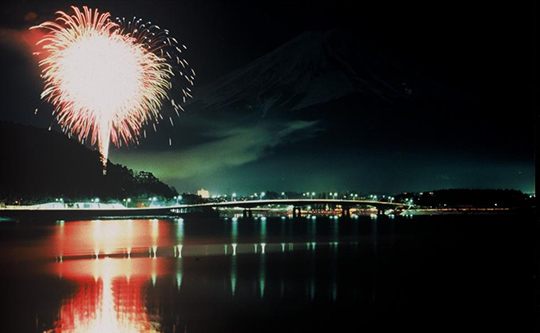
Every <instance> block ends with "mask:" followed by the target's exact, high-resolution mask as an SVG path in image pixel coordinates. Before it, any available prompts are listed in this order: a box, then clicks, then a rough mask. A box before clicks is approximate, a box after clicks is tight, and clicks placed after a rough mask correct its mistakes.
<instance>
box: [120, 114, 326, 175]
mask: <svg viewBox="0 0 540 333" xmlns="http://www.w3.org/2000/svg"><path fill="white" fill-rule="evenodd" d="M220 127H221V129H214V130H213V131H212V132H211V134H209V135H211V136H213V137H214V139H213V140H211V141H209V142H206V143H202V144H200V145H196V146H194V147H191V148H188V149H185V150H170V151H161V152H152V151H143V152H139V153H137V154H133V153H131V152H123V151H116V152H114V153H112V154H111V160H113V161H114V162H120V163H122V164H126V165H129V166H130V167H132V168H134V169H137V170H155V174H156V175H157V176H158V177H160V178H161V179H163V180H166V181H178V180H184V179H189V178H193V177H201V176H204V175H209V174H212V173H214V172H216V171H220V170H222V169H228V168H234V167H240V166H242V165H244V164H247V163H251V162H254V161H257V160H258V159H260V158H262V157H264V156H265V155H266V154H268V153H270V152H272V150H273V149H274V148H276V147H278V146H279V145H282V144H288V143H291V142H294V141H298V140H302V139H305V138H308V137H310V136H312V135H314V134H315V133H316V132H317V131H318V130H319V128H318V126H317V121H300V120H298V121H291V122H286V123H260V124H258V125H254V126H249V127H239V126H238V125H235V124H233V123H229V124H223V123H221V124H220ZM207 130H208V129H207ZM156 161H159V166H158V167H156Z"/></svg>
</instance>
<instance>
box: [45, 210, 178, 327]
mask: <svg viewBox="0 0 540 333" xmlns="http://www.w3.org/2000/svg"><path fill="white" fill-rule="evenodd" d="M80 223H84V224H80ZM171 228H174V227H173V226H171V224H169V223H166V222H164V221H158V220H152V221H149V222H148V221H128V220H120V221H92V222H77V223H66V224H65V225H62V226H61V227H60V228H59V229H58V232H57V233H56V234H55V236H54V242H55V243H54V244H55V250H56V251H57V252H56V253H57V254H58V255H59V257H60V258H62V256H71V259H68V258H66V257H64V258H65V259H64V260H58V261H57V262H55V263H54V264H53V265H52V267H51V268H52V273H54V274H56V275H57V276H59V277H61V278H63V279H68V280H71V281H74V282H76V283H77V291H76V292H75V293H74V294H73V295H72V296H71V297H69V298H67V299H65V300H64V301H63V302H62V306H61V308H60V310H59V312H58V316H57V321H56V322H55V328H54V330H53V332H81V333H82V332H84V333H89V332H122V333H123V332H126V333H127V332H158V331H159V324H158V323H157V322H156V321H152V320H151V318H150V316H149V314H148V313H147V311H146V306H145V299H146V297H145V296H146V288H148V287H149V286H151V283H152V284H155V282H156V278H157V277H158V276H161V275H164V274H167V273H170V272H171V271H173V267H172V266H173V265H174V264H175V263H174V261H171V260H168V259H166V258H156V257H155V250H154V255H153V256H149V257H142V258H140V257H139V258H131V257H130V256H129V253H130V251H131V249H132V248H154V249H155V248H157V246H158V241H160V242H162V243H161V244H159V245H165V244H169V243H170V244H173V243H176V240H175V236H173V237H168V236H171V234H175V233H174V232H172V230H171ZM89 253H92V254H100V255H101V256H96V255H94V256H93V257H92V258H89V257H88V254H89ZM113 253H124V254H126V255H125V256H122V257H120V258H110V257H106V256H107V255H109V254H113Z"/></svg>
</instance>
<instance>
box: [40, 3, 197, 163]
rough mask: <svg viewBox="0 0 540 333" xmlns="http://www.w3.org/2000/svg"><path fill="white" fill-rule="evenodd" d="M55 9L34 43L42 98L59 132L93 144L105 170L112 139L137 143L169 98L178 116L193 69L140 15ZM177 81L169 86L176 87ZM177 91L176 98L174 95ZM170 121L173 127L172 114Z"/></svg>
mask: <svg viewBox="0 0 540 333" xmlns="http://www.w3.org/2000/svg"><path fill="white" fill-rule="evenodd" d="M72 9H73V11H74V14H72V15H68V14H66V13H65V12H62V11H58V12H57V13H56V14H57V15H58V17H57V18H56V20H55V21H49V22H44V23H42V24H40V25H38V26H34V27H32V28H30V29H44V30H46V31H47V33H46V35H45V36H44V37H43V38H42V39H41V40H40V41H39V42H38V45H39V46H41V50H40V52H36V54H38V55H39V54H41V55H43V56H44V58H43V60H41V61H40V67H41V71H42V75H41V77H42V78H43V80H44V81H45V87H44V89H43V92H42V94H41V98H42V99H43V100H46V101H48V102H50V103H51V104H52V105H53V106H54V111H53V114H54V115H55V118H56V120H57V122H58V123H59V125H60V127H61V128H62V130H63V131H64V132H65V133H67V134H68V135H69V136H75V137H77V138H78V139H79V141H81V142H82V143H84V142H89V143H90V145H92V146H93V145H95V144H96V143H97V146H98V149H99V152H100V153H101V156H102V162H103V167H104V169H103V170H104V172H105V170H106V169H105V167H106V164H107V160H108V151H109V143H110V142H112V143H113V144H114V145H116V146H121V145H122V144H125V145H129V144H132V143H138V142H139V141H138V140H139V137H140V136H141V134H142V133H143V132H144V128H145V126H147V125H150V124H151V125H152V126H153V128H154V130H155V129H156V124H158V123H159V121H160V120H163V119H164V116H163V114H162V110H163V109H165V108H164V103H165V102H166V101H168V102H170V106H171V107H170V108H169V109H171V110H174V111H175V112H176V114H177V115H178V113H179V110H182V107H181V106H180V103H181V102H185V101H186V98H189V97H191V94H190V93H191V89H190V88H189V87H190V86H192V85H193V80H194V79H195V71H194V70H193V69H191V68H190V66H189V64H188V62H187V61H186V60H184V59H183V58H182V57H181V53H182V52H183V50H185V49H186V47H185V46H184V45H180V44H179V43H178V41H177V40H176V39H175V38H173V37H170V36H169V32H168V31H167V30H164V29H161V28H160V27H159V26H157V25H154V24H152V23H150V22H146V23H143V22H142V20H141V19H136V18H133V19H132V20H127V21H126V20H125V19H122V18H116V19H115V20H111V14H110V13H99V11H98V10H97V9H95V10H92V9H89V8H87V7H83V11H80V10H79V9H78V8H77V7H72ZM173 86H174V89H173ZM176 93H178V94H179V96H180V99H181V100H179V101H175V100H174V98H173V96H174V95H175V94H176ZM169 122H170V123H171V125H174V121H173V118H172V117H170V116H169Z"/></svg>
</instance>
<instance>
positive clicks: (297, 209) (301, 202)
mask: <svg viewBox="0 0 540 333" xmlns="http://www.w3.org/2000/svg"><path fill="white" fill-rule="evenodd" d="M269 205H277V206H293V216H300V215H301V212H302V210H301V207H303V206H312V205H329V206H338V205H339V206H341V207H342V215H343V216H350V209H351V207H357V206H364V207H365V206H368V207H375V208H377V211H378V213H379V214H382V213H383V212H384V211H385V210H388V209H394V210H395V209H407V208H408V205H406V204H402V203H394V202H386V201H372V200H347V199H266V200H246V201H223V202H207V203H201V204H192V205H178V206H176V207H174V206H173V207H167V208H169V209H185V208H199V209H204V208H235V207H238V208H244V216H252V211H251V208H255V207H261V206H269Z"/></svg>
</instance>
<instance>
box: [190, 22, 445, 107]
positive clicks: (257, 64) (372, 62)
mask: <svg viewBox="0 0 540 333" xmlns="http://www.w3.org/2000/svg"><path fill="white" fill-rule="evenodd" d="M445 89H446V88H444V87H442V86H441V85H438V84H435V83H434V82H431V81H430V80H428V79H427V78H425V77H424V76H422V75H421V74H420V73H418V72H416V71H414V70H412V69H410V68H409V67H407V66H404V65H402V64H400V63H399V62H398V61H396V60H392V59H390V58H389V57H388V56H386V55H385V54H383V53H382V52H381V51H378V50H377V48H376V47H374V46H373V45H371V44H370V43H369V42H366V41H364V40H362V38H361V37H359V36H356V35H354V34H353V33H351V32H348V31H342V30H337V29H334V30H329V31H310V32H306V33H303V34H301V35H299V36H297V37H296V38H294V39H293V40H291V41H289V42H287V43H286V44H284V45H282V46H281V47H279V48H277V49H275V50H274V51H272V52H270V53H268V54H266V55H264V56H262V57H260V58H258V59H256V60H255V61H253V62H251V63H249V64H248V65H246V66H244V67H242V68H240V69H237V70H235V71H233V72H231V73H229V74H228V75H226V76H224V77H222V78H220V79H217V80H216V81H214V82H211V83H210V84H207V85H206V86H203V87H201V88H200V89H198V90H197V91H196V93H195V99H194V100H193V101H191V106H190V109H192V110H200V111H215V110H223V109H227V110H228V111H233V112H234V111H237V112H245V111H246V110H252V111H258V112H260V113H262V115H266V114H267V113H268V112H296V111H299V110H302V109H305V108H309V107H312V106H316V105H320V104H324V103H328V102H331V101H334V100H338V99H341V98H344V97H347V96H352V95H354V96H355V98H354V103H362V102H367V103H371V102H372V101H373V100H375V101H382V102H383V103H384V102H386V103H390V104H392V103H400V102H414V101H426V100H430V99H438V98H442V97H443V95H444V94H445Z"/></svg>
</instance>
